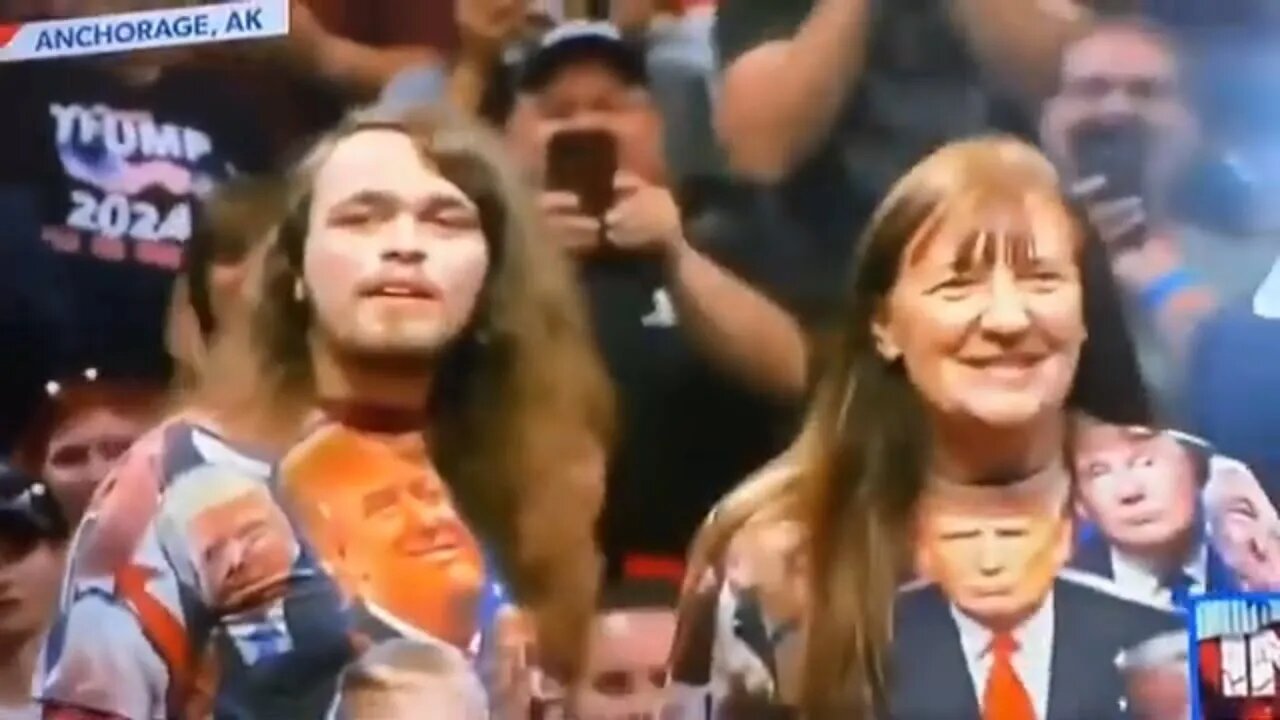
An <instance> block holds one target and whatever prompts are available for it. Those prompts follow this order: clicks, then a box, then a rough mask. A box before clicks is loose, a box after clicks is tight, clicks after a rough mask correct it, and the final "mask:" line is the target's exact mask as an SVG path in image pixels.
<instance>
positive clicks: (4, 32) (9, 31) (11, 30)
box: [0, 23, 22, 49]
mask: <svg viewBox="0 0 1280 720" xmlns="http://www.w3.org/2000/svg"><path fill="white" fill-rule="evenodd" d="M21 29H22V23H15V24H12V25H5V24H3V23H0V49H3V48H6V47H8V46H9V43H10V42H13V39H14V38H15V37H17V35H18V31H19V30H21Z"/></svg>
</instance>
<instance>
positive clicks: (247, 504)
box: [190, 477, 298, 609]
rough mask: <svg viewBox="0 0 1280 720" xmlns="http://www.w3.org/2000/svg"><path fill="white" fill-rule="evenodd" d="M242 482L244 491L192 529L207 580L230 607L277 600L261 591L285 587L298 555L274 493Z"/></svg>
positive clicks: (202, 516) (206, 512) (208, 511)
mask: <svg viewBox="0 0 1280 720" xmlns="http://www.w3.org/2000/svg"><path fill="white" fill-rule="evenodd" d="M200 480H206V481H208V480H215V481H216V480H224V481H227V482H231V481H232V479H231V478H217V477H212V478H202V479H200ZM197 481H199V480H197ZM243 482H244V489H243V491H242V492H240V493H239V494H237V495H235V496H234V497H232V498H231V499H230V500H224V501H222V502H218V503H217V504H214V505H212V506H211V507H208V508H206V509H204V510H202V511H201V512H199V513H198V514H197V515H196V516H195V517H194V519H193V520H192V521H191V527H190V537H191V538H192V540H191V542H192V544H193V546H194V547H193V551H194V554H195V556H196V557H197V558H198V559H199V562H200V563H201V571H202V573H203V578H204V581H205V582H206V583H207V584H208V586H209V588H210V591H211V592H212V593H213V594H214V595H215V598H216V600H215V601H216V602H217V604H218V606H219V607H220V608H226V609H234V608H239V607H245V606H248V605H251V604H255V603H261V602H264V601H267V600H273V599H275V598H274V597H270V596H264V595H263V594H262V593H263V592H264V590H268V589H271V590H274V589H278V588H282V587H283V586H284V579H285V578H286V577H287V576H288V574H289V570H290V568H292V567H293V561H294V559H295V558H296V556H297V552H298V548H297V543H296V541H295V540H294V535H293V529H292V527H291V526H290V525H289V520H288V518H286V517H285V515H284V512H283V511H281V509H280V507H279V506H278V505H276V503H275V500H274V499H273V498H272V497H271V493H270V492H269V491H268V490H267V488H266V487H265V486H263V485H261V484H260V483H256V482H253V481H250V480H244V481H243Z"/></svg>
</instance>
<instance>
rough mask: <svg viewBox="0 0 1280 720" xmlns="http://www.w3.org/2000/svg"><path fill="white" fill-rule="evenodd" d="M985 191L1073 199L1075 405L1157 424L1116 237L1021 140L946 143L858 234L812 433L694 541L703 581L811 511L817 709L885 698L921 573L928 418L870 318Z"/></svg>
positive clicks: (812, 695) (859, 718) (810, 648)
mask: <svg viewBox="0 0 1280 720" xmlns="http://www.w3.org/2000/svg"><path fill="white" fill-rule="evenodd" d="M975 197H978V198H982V199H983V200H984V201H990V203H994V207H995V208H997V209H1007V210H1012V211H1013V212H1015V213H1020V212H1021V213H1025V209H1024V208H1025V205H1026V203H1027V200H1028V198H1035V199H1037V200H1048V201H1051V202H1052V203H1053V204H1054V205H1056V206H1058V207H1061V208H1063V209H1064V210H1065V211H1066V212H1065V213H1064V214H1063V217H1066V218H1068V219H1069V221H1070V222H1072V223H1073V224H1074V225H1075V228H1074V230H1075V231H1076V232H1077V234H1078V237H1079V238H1080V240H1081V243H1080V248H1081V249H1080V253H1079V261H1080V267H1081V278H1082V279H1081V282H1082V286H1083V294H1084V321H1085V326H1086V327H1087V328H1088V333H1089V334H1088V338H1087V339H1086V340H1085V342H1084V345H1083V347H1082V348H1081V354H1080V361H1079V365H1078V367H1077V369H1076V374H1075V378H1074V380H1073V384H1072V387H1071V391H1070V394H1069V396H1068V398H1067V403H1066V404H1067V408H1066V409H1067V410H1076V411H1080V412H1083V413H1086V414H1088V415H1091V416H1093V417H1096V418H1099V419H1102V420H1105V421H1109V422H1118V423H1124V424H1148V423H1150V422H1151V416H1150V410H1149V403H1148V399H1147V395H1146V391H1145V389H1144V386H1143V384H1142V380H1141V376H1140V374H1139V372H1138V365H1137V359H1136V356H1135V353H1134V350H1133V345H1132V342H1131V340H1130V338H1129V334H1128V331H1127V329H1126V326H1125V323H1124V320H1123V313H1122V306H1121V303H1120V299H1119V295H1118V293H1117V290H1116V287H1115V282H1114V279H1113V278H1112V275H1111V270H1110V265H1109V263H1108V260H1107V256H1106V251H1105V249H1104V248H1103V247H1102V246H1101V244H1100V242H1099V241H1098V240H1097V238H1096V237H1095V236H1094V234H1093V233H1092V232H1091V231H1090V229H1089V228H1088V224H1087V222H1085V221H1084V220H1083V219H1082V218H1081V216H1080V214H1079V213H1078V212H1076V211H1075V210H1074V209H1072V208H1071V206H1070V203H1069V202H1068V201H1067V200H1066V199H1065V198H1064V197H1063V195H1062V193H1061V191H1060V189H1059V186H1058V178H1057V175H1056V173H1055V172H1054V170H1053V168H1052V166H1050V165H1049V163H1048V161H1046V160H1045V159H1044V158H1043V157H1042V156H1041V155H1040V153H1039V152H1038V151H1036V150H1035V149H1034V148H1032V147H1030V146H1028V145H1026V144H1024V143H1022V142H1020V141H1017V140H1014V139H1010V138H1003V137H994V138H982V139H976V140H968V141H962V142H957V143H953V144H950V145H948V146H945V147H943V148H942V149H940V150H938V151H937V152H935V153H934V154H933V155H931V156H929V157H928V158H926V159H925V160H923V161H921V163H920V164H918V165H917V166H916V167H915V168H913V169H912V170H911V171H910V172H909V173H907V175H906V176H905V177H903V178H902V179H901V180H900V181H899V182H898V183H897V184H896V185H895V186H894V188H893V189H892V190H891V191H890V193H889V195H888V197H887V198H886V200H885V201H884V202H883V203H882V205H881V206H880V208H879V209H878V210H877V212H876V214H875V216H874V217H873V218H872V221H871V224H870V225H869V227H868V230H867V232H866V234H865V235H864V237H863V238H862V239H861V246H860V248H859V255H858V258H857V259H856V261H855V262H856V266H855V269H854V275H853V278H852V284H851V286H850V290H849V296H848V298H847V301H846V304H845V308H844V312H843V315H842V316H841V325H840V327H839V328H838V330H837V332H836V333H835V334H834V338H833V342H832V343H831V346H830V347H829V348H827V350H828V354H827V355H826V356H825V357H824V358H822V369H821V372H820V375H819V379H818V382H817V386H816V388H815V395H814V400H813V403H812V405H811V410H810V413H809V417H808V420H807V422H806V423H805V428H804V430H803V432H802V433H801V436H800V438H799V439H798V440H797V442H796V443H795V445H793V447H792V448H791V450H789V451H788V453H787V454H785V455H784V456H782V457H781V458H779V460H778V461H776V462H775V463H774V464H773V465H771V466H770V467H769V468H766V470H764V471H762V472H761V473H760V474H759V475H757V476H756V477H755V478H752V479H750V480H748V481H747V483H745V484H744V485H743V486H741V487H740V488H739V489H737V490H735V491H734V493H732V494H731V495H730V496H729V497H728V498H726V500H725V501H724V502H723V503H722V504H721V506H720V508H719V510H718V511H717V513H716V514H715V515H713V516H712V517H711V519H710V520H709V522H708V524H707V525H706V526H705V527H704V528H703V530H702V532H701V533H700V536H699V538H698V540H697V541H696V542H695V544H694V550H693V557H692V561H691V571H692V573H691V576H690V581H691V582H692V581H694V580H695V579H696V577H697V574H698V573H699V572H700V571H701V568H700V567H699V566H703V567H705V565H706V564H707V563H708V562H711V558H713V557H715V556H717V555H719V554H720V553H721V552H722V551H723V548H724V547H725V544H726V543H727V541H728V539H729V537H730V536H731V535H732V534H733V533H734V532H736V530H737V529H739V528H741V527H742V525H743V524H745V523H747V522H750V521H752V520H753V519H755V518H757V517H766V518H767V517H770V516H776V515H777V514H779V513H781V514H784V515H787V516H790V517H794V518H797V519H799V520H801V521H802V522H803V523H804V524H805V526H806V528H807V531H808V533H809V538H808V549H809V553H810V558H809V559H810V564H809V567H810V578H809V581H810V597H811V603H812V605H811V607H810V615H809V618H808V626H807V627H808V631H807V633H806V648H805V661H804V672H803V684H802V688H801V698H800V702H801V705H802V708H801V709H802V712H803V716H804V717H807V718H820V719H821V720H826V719H827V718H840V720H867V719H868V718H871V717H874V716H877V715H882V714H883V712H884V711H885V709H886V708H887V700H888V698H887V695H888V687H889V682H890V677H889V668H888V667H887V665H888V662H887V657H888V653H889V647H890V644H891V642H892V628H893V604H894V600H895V597H896V595H897V590H898V588H899V586H900V585H901V583H902V581H903V580H904V579H905V577H906V576H908V575H909V573H910V572H911V566H910V563H911V560H912V557H913V552H912V528H913V526H914V519H915V514H916V510H917V505H918V504H919V502H920V499H921V496H922V491H923V489H924V485H925V479H926V472H927V469H928V463H929V453H930V431H929V426H928V423H927V421H926V418H925V416H924V411H923V406H922V401H921V399H920V396H919V391H918V390H917V389H916V388H915V387H914V386H913V385H912V383H911V381H910V379H909V378H908V377H907V375H906V373H905V371H904V369H903V367H902V364H901V363H890V362H888V361H886V360H885V359H884V357H883V356H881V354H880V353H879V352H878V351H877V349H876V343H875V340H874V338H873V336H872V329H871V328H872V322H873V318H874V317H875V315H876V312H877V309H878V308H879V307H880V306H881V303H882V302H883V300H884V298H885V297H886V296H887V294H888V293H889V291H890V290H891V289H892V287H893V286H894V283H895V282H896V281H897V277H898V273H899V268H900V265H901V263H902V261H903V255H904V251H905V249H906V248H907V246H908V245H909V244H911V242H912V241H913V240H915V239H916V238H917V237H920V236H923V235H926V234H931V233H932V232H933V230H932V229H931V228H933V227H934V226H935V223H937V222H939V221H945V220H946V219H947V217H946V216H950V215H952V214H953V213H955V212H957V208H959V207H963V206H968V205H969V203H968V201H969V200H972V199H974V198H975ZM983 205H984V206H986V207H992V205H991V204H987V203H986V202H984V203H983ZM959 212H963V210H959Z"/></svg>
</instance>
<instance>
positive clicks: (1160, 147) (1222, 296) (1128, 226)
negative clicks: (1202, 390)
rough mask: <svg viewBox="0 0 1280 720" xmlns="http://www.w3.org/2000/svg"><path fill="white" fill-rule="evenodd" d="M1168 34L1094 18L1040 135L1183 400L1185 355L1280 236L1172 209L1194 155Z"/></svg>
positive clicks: (1160, 383)
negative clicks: (1225, 230) (1241, 234)
mask: <svg viewBox="0 0 1280 720" xmlns="http://www.w3.org/2000/svg"><path fill="white" fill-rule="evenodd" d="M1181 74H1182V69H1181V68H1180V66H1179V58H1178V55H1177V52H1176V47H1175V45H1174V43H1173V41H1172V40H1171V39H1170V38H1169V37H1168V36H1166V35H1165V34H1164V33H1163V32H1162V31H1161V30H1160V29H1159V28H1158V27H1156V26H1153V25H1150V24H1148V23H1146V22H1145V21H1140V20H1134V19H1116V20H1111V21H1108V22H1104V23H1099V24H1098V25H1096V26H1094V27H1093V29H1092V30H1091V31H1090V32H1089V33H1088V34H1087V35H1085V36H1083V37H1081V38H1080V39H1079V40H1077V41H1076V42H1075V43H1074V44H1072V45H1071V46H1069V47H1068V48H1067V51H1066V53H1065V54H1064V56H1063V62H1062V67H1061V73H1060V78H1059V88H1058V91H1057V93H1056V94H1055V95H1054V96H1053V97H1052V98H1051V99H1050V100H1049V102H1048V103H1046V105H1045V109H1044V113H1043V115H1042V118H1041V141H1042V144H1043V145H1044V147H1045V149H1046V150H1047V151H1048V153H1049V154H1050V155H1051V156H1052V157H1053V159H1054V161H1055V162H1056V163H1057V164H1058V165H1059V167H1060V168H1061V169H1062V170H1063V172H1064V175H1065V176H1066V177H1067V178H1069V179H1070V180H1071V181H1072V182H1073V184H1074V190H1075V191H1076V194H1077V195H1078V196H1079V197H1080V199H1081V200H1082V201H1083V203H1084V204H1085V206H1086V208H1087V209H1088V211H1089V214H1090V216H1091V217H1092V219H1093V221H1094V222H1095V224H1097V225H1098V227H1099V230H1100V232H1101V234H1102V235H1103V237H1104V238H1105V239H1106V240H1107V242H1108V246H1109V248H1110V250H1111V259H1112V267H1113V269H1114V270H1115V272H1116V275H1117V277H1118V278H1119V280H1120V281H1121V284H1122V285H1123V286H1124V287H1125V289H1126V290H1128V291H1129V295H1130V297H1131V299H1132V301H1133V303H1132V304H1133V306H1134V308H1135V310H1136V311H1137V314H1138V317H1137V318H1135V320H1136V322H1135V323H1134V325H1135V329H1136V331H1137V339H1138V344H1139V351H1140V353H1141V356H1142V361H1143V369H1144V374H1145V375H1146V376H1147V379H1148V382H1150V383H1151V384H1152V385H1153V386H1154V387H1155V389H1156V390H1157V391H1158V392H1159V393H1160V395H1161V399H1162V400H1163V401H1164V404H1165V405H1166V409H1172V408H1174V407H1176V406H1177V405H1179V404H1180V403H1179V397H1178V396H1179V395H1181V394H1182V388H1181V385H1182V383H1183V375H1184V372H1183V370H1182V366H1183V357H1184V355H1185V353H1186V351H1187V345H1188V343H1189V342H1190V341H1191V338H1192V336H1193V334H1194V331H1195V330H1196V328H1197V327H1198V326H1199V324H1200V322H1201V321H1202V320H1203V319H1204V318H1205V317H1206V316H1207V315H1209V314H1210V313H1211V312H1212V311H1213V310H1214V309H1215V308H1216V307H1217V306H1218V304H1219V303H1225V304H1230V303H1233V302H1235V301H1239V300H1243V299H1245V298H1246V297H1248V296H1250V295H1251V294H1252V293H1253V291H1254V290H1255V289H1256V288H1257V287H1258V285H1259V284H1260V283H1261V282H1262V280H1263V277H1264V276H1265V274H1266V271H1267V269H1268V268H1269V267H1270V266H1271V264H1272V262H1273V261H1274V259H1275V257H1276V256H1277V254H1280V243H1277V242H1275V240H1274V239H1273V238H1256V239H1251V238H1234V237H1233V238H1230V239H1228V238H1224V237H1222V236H1219V235H1214V234H1211V233H1208V232H1205V231H1203V230H1200V229H1198V228H1195V227H1193V226H1192V225H1191V224H1190V223H1189V222H1186V221H1184V220H1183V218H1182V217H1180V216H1179V212H1178V211H1179V204H1180V202H1179V193H1180V192H1181V191H1182V190H1184V189H1185V188H1186V187H1187V185H1186V181H1187V180H1188V179H1189V178H1190V173H1191V171H1192V169H1193V168H1194V161H1195V160H1196V159H1197V156H1198V154H1199V151H1200V143H1199V127H1198V125H1199V123H1198V120H1197V118H1196V117H1195V115H1194V114H1193V111H1192V109H1191V108H1190V107H1188V104H1187V98H1186V96H1185V92H1184V88H1183V85H1182V82H1181Z"/></svg>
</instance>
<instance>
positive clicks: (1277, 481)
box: [1184, 262, 1280, 504]
mask: <svg viewBox="0 0 1280 720" xmlns="http://www.w3.org/2000/svg"><path fill="white" fill-rule="evenodd" d="M1277 356H1280V262H1273V263H1272V269H1271V275H1270V276H1269V277H1268V279H1267V280H1265V281H1264V282H1263V284H1262V287H1261V288H1259V290H1258V292H1257V294H1256V295H1255V297H1254V298H1253V300H1252V302H1243V303H1237V304H1234V305H1229V306H1226V307H1224V308H1223V309H1222V310H1220V311H1219V312H1218V313H1216V314H1215V315H1214V316H1212V317H1211V318H1209V319H1208V320H1206V321H1205V322H1203V323H1202V324H1201V325H1200V327H1199V329H1198V330H1197V331H1196V333H1195V335H1194V337H1193V339H1192V343H1191V348H1190V352H1189V359H1188V361H1187V377H1188V378H1191V381H1190V382H1188V383H1187V388H1186V393H1185V397H1184V410H1185V414H1186V416H1187V427H1188V428H1189V429H1190V430H1192V431H1193V432H1195V433H1196V434H1197V435H1200V436H1201V437H1203V438H1205V439H1206V440H1208V441H1210V442H1212V443H1213V444H1214V446H1215V447H1217V448H1218V449H1219V450H1220V451H1221V452H1222V453H1223V454H1228V455H1230V456H1231V457H1234V458H1237V459H1239V460H1240V461H1241V462H1244V463H1245V464H1247V465H1248V466H1249V467H1250V468H1251V469H1252V470H1253V471H1254V472H1255V473H1257V475H1258V480H1259V481H1261V483H1262V486H1263V489H1264V490H1265V491H1266V493H1267V495H1268V497H1269V498H1270V499H1271V502H1272V503H1276V504H1280V372H1277V370H1276V366H1275V363H1274V362H1270V360H1271V359H1272V358H1275V357H1277Z"/></svg>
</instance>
